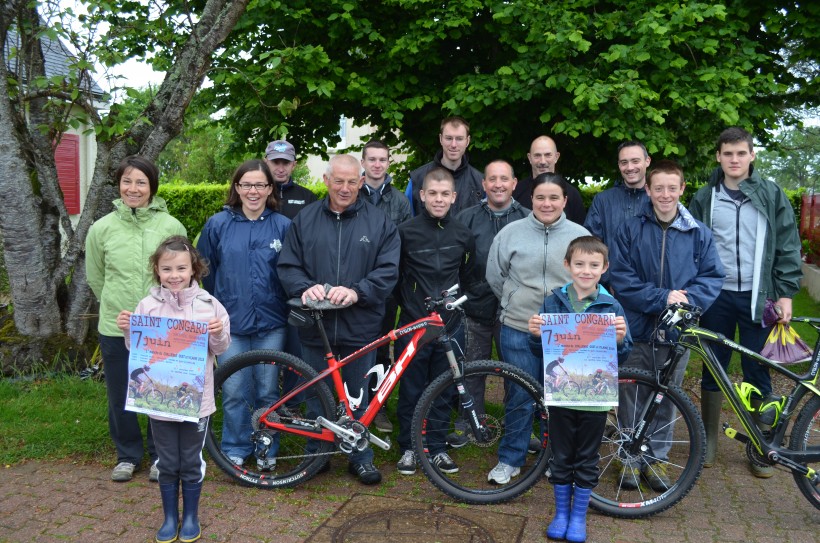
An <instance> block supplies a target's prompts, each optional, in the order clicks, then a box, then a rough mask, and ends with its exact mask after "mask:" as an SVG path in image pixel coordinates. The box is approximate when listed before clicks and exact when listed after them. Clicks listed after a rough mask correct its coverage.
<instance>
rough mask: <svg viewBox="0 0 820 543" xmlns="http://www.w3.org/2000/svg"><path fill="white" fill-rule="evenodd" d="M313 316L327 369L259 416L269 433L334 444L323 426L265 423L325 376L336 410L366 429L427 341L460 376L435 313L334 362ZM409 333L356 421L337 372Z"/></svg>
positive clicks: (331, 434) (319, 323) (385, 446)
mask: <svg viewBox="0 0 820 543" xmlns="http://www.w3.org/2000/svg"><path fill="white" fill-rule="evenodd" d="M317 317H318V318H317V322H316V325H317V326H318V327H319V330H320V335H321V336H322V339H323V340H324V344H325V350H326V351H327V354H326V355H325V360H326V362H327V365H328V367H327V369H325V370H322V371H321V372H320V373H319V375H317V376H316V377H315V378H313V379H311V380H310V381H307V382H305V383H303V384H301V385H300V386H298V387H296V388H294V389H293V390H291V391H290V392H288V393H287V394H285V395H283V396H282V397H281V398H280V399H279V401H278V402H276V403H275V404H273V405H272V406H271V407H270V408H269V409H267V410H266V411H265V412H264V413H263V414H262V416H261V417H260V423H261V424H262V425H264V426H266V427H267V428H270V429H271V430H277V431H283V432H288V433H292V434H300V435H303V436H307V437H311V438H314V439H318V440H322V441H334V439H335V438H336V434H335V433H334V432H333V431H332V430H331V429H329V428H327V427H325V428H323V429H322V430H321V431H318V430H315V429H313V428H309V427H306V426H303V425H300V424H298V423H282V422H273V421H270V420H267V417H268V415H269V414H270V413H272V412H274V411H276V410H277V409H279V408H280V407H282V406H284V405H285V404H286V403H287V402H288V401H289V400H292V399H294V398H296V397H297V396H298V395H299V394H300V393H301V392H303V391H305V390H307V389H309V388H310V387H311V386H313V385H314V384H315V383H317V382H319V381H321V380H322V379H325V378H326V377H327V376H328V375H330V376H331V379H332V382H333V388H334V390H335V391H336V395H337V396H338V398H339V409H340V411H341V410H342V409H343V410H344V413H345V414H346V415H347V417H348V418H349V419H350V420H358V422H360V423H361V424H363V425H364V426H365V427H367V426H369V425H370V423H371V422H373V419H374V418H376V414H377V413H378V412H379V410H380V409H381V407H382V406H383V405H384V403H385V402H386V401H387V398H388V397H389V396H390V394H391V393H392V392H393V389H394V388H395V387H396V384H398V382H399V379H400V378H401V376H402V374H404V372H405V370H406V369H407V367H408V366H409V364H410V363H411V362H412V360H413V358H414V357H415V355H416V353H417V352H418V350H419V349H420V348H421V347H422V346H423V345H424V344H426V343H429V342H430V341H434V340H435V341H439V342H441V343H443V344H444V345H445V349H446V351H447V354H448V358H449V359H450V362H451V367H453V369H454V371H455V372H456V377H457V378H458V377H460V373H459V370H458V365H457V364H456V363H455V356H454V355H453V352H452V346H451V344H450V336H449V335H448V334H446V333H445V323H444V321H443V320H442V319H441V316H440V315H439V314H438V312H436V311H431V313H430V315H428V316H427V317H422V318H420V319H418V320H415V321H413V322H411V323H409V324H407V325H405V326H403V327H401V328H397V329H396V330H392V331H390V332H388V333H387V334H385V335H384V336H382V337H380V338H379V339H377V340H375V341H373V342H372V343H369V344H368V345H365V346H364V347H362V348H361V349H358V350H357V351H355V352H353V353H351V354H350V355H348V356H346V357H345V358H343V359H342V360H337V359H336V356H335V355H334V354H333V353H332V352H331V348H330V344H329V341H328V338H327V334H326V332H325V330H324V325H323V324H322V321H321V312H317ZM410 334H412V337H411V338H410V343H409V344H408V345H407V347H405V349H404V351H402V353H401V355H400V356H399V357H398V358H397V359H396V362H395V364H393V366H392V367H391V368H390V371H388V372H387V373H386V374H384V377H383V378H381V381H380V382H379V383H378V386H377V389H376V392H375V394H374V396H373V399H372V400H371V401H370V404H369V405H368V407H367V409H366V410H365V412H364V414H363V415H362V416H361V418H359V419H356V418H355V417H354V415H353V409H352V408H351V406H350V401H349V399H348V397H347V393H346V391H345V386H344V382H343V380H342V373H341V369H342V368H343V367H345V366H346V365H348V364H349V363H351V362H353V361H354V360H357V359H359V358H361V357H362V356H364V355H365V354H367V353H369V352H372V351H374V350H376V349H378V348H379V347H381V346H382V345H386V344H388V343H389V342H390V341H394V340H396V339H397V338H400V337H403V336H407V335H410ZM341 414H342V413H341V412H340V413H339V415H341ZM371 440H372V441H373V443H375V444H376V445H379V446H380V447H382V448H383V449H385V450H387V449H389V448H390V444H389V442H383V441H382V440H381V439H379V438H375V436H371ZM380 442H381V443H380Z"/></svg>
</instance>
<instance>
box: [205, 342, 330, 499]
mask: <svg viewBox="0 0 820 543" xmlns="http://www.w3.org/2000/svg"><path fill="white" fill-rule="evenodd" d="M258 365H270V366H274V367H276V368H278V371H279V379H278V382H279V387H278V391H277V393H276V398H277V399H278V398H281V397H282V395H283V394H284V393H285V392H286V390H285V388H284V387H288V390H292V389H293V388H295V387H297V386H300V385H301V384H303V383H305V382H307V381H310V380H311V379H313V378H314V377H315V376H316V375H317V373H316V371H315V370H314V369H313V368H311V367H310V366H308V365H307V364H306V363H305V362H303V361H302V360H299V359H298V358H296V357H294V356H291V355H289V354H287V353H282V352H279V351H265V350H258V351H248V352H245V353H242V354H240V355H238V356H235V357H233V358H231V359H230V360H228V361H227V362H226V363H224V364H221V365H220V366H219V367H218V368H217V369H216V371H215V372H214V394H215V396H216V408H217V411H216V413H214V414H213V415H211V421H210V424H209V425H208V434H207V435H206V438H205V445H206V447H207V448H208V453H209V454H210V455H211V458H213V459H214V462H216V464H217V465H218V466H219V468H220V469H221V470H222V471H224V472H225V473H226V474H228V475H229V476H230V477H231V478H233V479H234V480H236V481H237V482H238V483H240V484H242V485H246V486H256V487H259V488H267V489H270V488H286V487H293V486H296V485H298V484H300V483H303V482H305V481H307V480H308V479H310V478H311V477H313V476H314V475H315V474H316V473H317V472H318V471H319V469H321V468H322V466H324V464H325V463H326V462H327V461H328V460H329V458H330V457H329V456H328V455H329V454H332V451H333V449H334V444H333V443H332V442H329V441H321V440H317V439H309V438H307V437H305V436H301V435H298V434H290V433H285V432H277V431H275V430H270V429H266V427H264V426H260V424H259V422H258V418H259V417H260V416H261V415H262V413H264V412H265V411H266V410H267V408H268V407H270V404H267V405H252V404H250V403H249V402H248V401H247V400H244V401H243V411H244V414H245V416H246V417H247V418H246V419H245V420H246V421H248V423H250V424H251V427H248V429H247V432H246V433H245V436H246V438H247V448H248V449H249V450H252V451H254V452H253V453H251V454H250V456H248V457H247V458H244V459H243V464H242V465H241V466H240V465H237V464H236V463H234V462H233V460H231V458H229V457H228V456H227V455H226V454H225V453H224V452H223V451H222V447H221V442H222V432H223V428H224V423H225V421H224V411H223V409H222V386H223V385H224V383H225V381H226V380H227V379H229V378H230V377H231V376H232V375H234V374H236V373H238V372H241V371H251V368H253V367H254V366H258ZM297 400H298V401H295V402H293V403H292V405H291V404H289V405H287V407H286V408H285V409H279V410H278V411H277V412H276V413H272V414H271V415H269V416H268V419H269V420H274V419H278V420H280V421H281V422H286V423H293V424H296V425H300V426H304V427H305V428H312V427H314V426H315V421H316V417H317V416H319V415H321V416H323V417H325V418H326V419H329V420H333V418H334V417H333V413H334V410H333V396H332V395H331V393H330V389H328V387H327V385H326V384H325V383H324V382H319V383H316V384H314V385H313V386H311V387H310V388H309V389H307V390H305V391H304V392H303V393H301V394H300V395H299V397H297ZM309 406H310V407H309ZM254 419H256V420H254ZM265 441H268V442H269V443H273V444H274V446H276V445H275V444H276V443H278V452H277V454H276V467H275V468H274V469H273V470H272V471H261V470H260V469H259V468H258V467H257V455H260V456H262V458H265V457H266V456H268V455H265V454H264V453H263V452H260V451H261V450H264V449H263V447H264V445H263V444H264V442H265Z"/></svg>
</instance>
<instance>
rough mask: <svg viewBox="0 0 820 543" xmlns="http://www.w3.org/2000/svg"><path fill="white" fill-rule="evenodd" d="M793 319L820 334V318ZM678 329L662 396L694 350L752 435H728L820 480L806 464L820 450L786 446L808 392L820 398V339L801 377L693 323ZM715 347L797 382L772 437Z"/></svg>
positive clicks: (665, 369) (728, 430)
mask: <svg viewBox="0 0 820 543" xmlns="http://www.w3.org/2000/svg"><path fill="white" fill-rule="evenodd" d="M792 320H793V321H794V322H805V323H808V324H811V325H812V326H813V327H815V328H817V329H818V331H819V332H820V326H818V325H820V320H818V319H809V318H806V317H797V318H794V319H792ZM678 329H679V330H680V332H681V335H680V338H679V339H678V340H677V341H676V342H675V343H674V348H673V349H672V351H671V354H670V358H669V359H667V361H666V363H665V364H664V366H663V367H662V368H661V370H660V372H658V373H657V374H656V375H657V376H658V384H659V385H660V387H661V391H660V393H659V394H662V393H663V391H664V389H665V387H666V383H667V382H668V376H671V374H672V372H673V369H674V368H675V367H676V366H677V364H678V363H679V360H680V358H681V357H682V356H683V354H684V353H685V352H686V349H690V350H692V351H694V352H696V353H698V354H699V355H701V357H702V358H703V360H704V367H705V368H706V369H707V370H708V371H709V373H711V374H712V376H713V377H714V379H715V382H716V383H717V385H718V388H719V389H720V391H721V392H722V393H723V395H724V396H725V397H726V400H727V401H728V402H729V405H730V406H731V407H732V410H733V411H734V412H735V414H736V415H737V417H738V419H739V420H740V423H741V425H742V426H743V428H744V429H745V430H746V432H748V435H743V434H739V433H738V432H737V431H736V430H734V429H733V428H730V427H728V426H727V425H724V432H725V434H726V435H727V436H729V437H731V438H733V439H736V440H738V441H740V442H742V443H751V445H752V446H753V447H754V448H755V450H756V451H757V452H758V453H759V454H760V455H761V456H763V457H766V458H768V459H769V460H771V461H772V462H775V463H779V464H782V465H784V466H786V467H788V468H789V469H791V470H792V471H796V472H798V473H801V474H803V475H805V476H806V477H808V478H810V479H814V478H816V477H818V474H817V473H816V472H815V471H814V470H813V469H811V468H808V467H807V466H805V465H804V464H806V463H808V462H817V461H820V448H813V449H811V450H808V451H794V450H791V449H788V448H785V447H783V446H782V443H783V440H784V436H785V434H786V430H787V427H788V422H789V420H790V419H791V417H792V416H793V415H794V413H795V412H796V410H797V406H798V404H799V403H800V401H801V400H802V399H803V397H804V396H805V395H806V394H807V393H814V394H816V395H818V396H820V387H818V378H820V337H818V340H817V343H816V345H815V348H814V353H813V355H812V360H811V365H810V367H809V371H808V372H807V373H806V374H804V375H798V374H796V373H794V372H792V371H790V370H788V369H787V368H785V367H784V366H782V365H780V364H778V363H777V362H774V361H772V360H769V359H767V358H765V357H763V356H761V355H760V354H758V353H755V352H753V351H750V350H749V349H747V348H745V347H743V346H742V345H739V344H737V343H735V342H734V341H732V340H730V339H728V338H727V337H726V336H724V335H723V334H718V333H716V332H713V331H711V330H707V329H706V328H702V327H700V326H697V325H695V324H691V323H681V325H680V326H678ZM712 345H721V346H723V347H726V348H728V349H730V350H732V351H736V352H739V353H742V354H744V355H746V356H748V357H750V358H751V359H753V360H754V361H755V362H757V363H759V364H762V365H764V366H766V367H768V368H770V369H772V370H774V371H776V372H777V373H780V374H782V375H785V376H786V377H788V378H789V379H790V380H792V381H793V382H794V383H795V386H794V388H793V389H792V390H791V392H790V393H789V394H788V396H786V401H785V403H784V405H783V409H782V412H781V414H780V417H779V419H778V420H777V422H776V425H775V426H774V427H773V428H772V433H771V435H770V436H766V435H764V434H763V432H762V431H761V430H760V428H758V426H757V424H755V422H754V420H753V419H752V416H751V413H750V412H749V410H748V409H747V408H746V407H745V405H744V403H743V401H742V400H741V398H740V396H739V395H738V394H737V392H736V390H735V388H734V385H733V384H732V382H731V380H730V378H729V375H728V374H727V373H726V371H725V370H724V369H723V367H722V366H721V365H720V363H719V362H718V360H717V357H716V356H715V354H714V351H713V350H712ZM659 401H660V399H659V398H658V399H657V400H656V401H655V402H652V403H651V404H650V406H649V410H656V409H657V406H658V404H659ZM650 416H654V413H652V414H650ZM643 420H646V417H644V419H643ZM649 420H651V418H650V419H649ZM643 433H644V429H643V428H641V429H640V431H639V432H638V433H636V435H635V438H636V439H635V444H637V443H641V442H642V440H643V437H644V436H643Z"/></svg>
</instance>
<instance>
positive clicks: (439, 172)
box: [421, 167, 456, 191]
mask: <svg viewBox="0 0 820 543" xmlns="http://www.w3.org/2000/svg"><path fill="white" fill-rule="evenodd" d="M428 181H449V182H450V185H451V186H452V187H453V190H454V191H455V190H456V180H455V179H453V174H451V173H450V172H448V171H447V170H445V169H444V168H440V167H439V168H433V169H432V170H430V171H429V172H427V174H426V175H425V176H424V181H422V183H421V190H425V189H426V188H427V182H428Z"/></svg>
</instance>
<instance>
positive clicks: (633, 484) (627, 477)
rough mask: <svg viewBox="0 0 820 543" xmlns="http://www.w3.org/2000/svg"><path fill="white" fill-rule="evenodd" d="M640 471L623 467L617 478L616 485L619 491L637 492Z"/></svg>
mask: <svg viewBox="0 0 820 543" xmlns="http://www.w3.org/2000/svg"><path fill="white" fill-rule="evenodd" d="M640 478H641V470H639V469H638V468H631V467H629V466H624V467H623V469H621V474H620V475H619V476H618V484H619V485H620V487H621V490H638V487H639V486H640Z"/></svg>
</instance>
